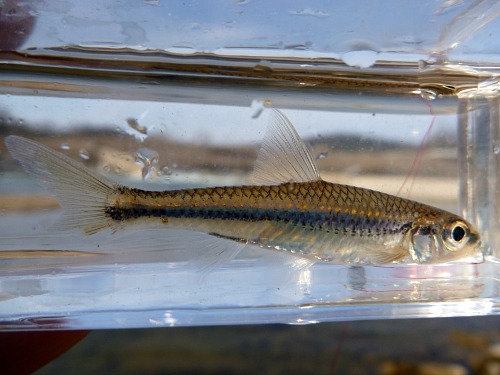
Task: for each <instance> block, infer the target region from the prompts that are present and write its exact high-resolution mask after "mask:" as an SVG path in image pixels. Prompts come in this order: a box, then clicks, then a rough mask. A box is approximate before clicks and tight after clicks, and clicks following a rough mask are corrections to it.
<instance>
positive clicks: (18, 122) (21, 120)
mask: <svg viewBox="0 0 500 375" xmlns="http://www.w3.org/2000/svg"><path fill="white" fill-rule="evenodd" d="M23 123H24V121H23V119H22V118H20V119H19V120H18V121H17V125H18V126H21V125H22V124H23Z"/></svg>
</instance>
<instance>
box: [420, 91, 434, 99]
mask: <svg viewBox="0 0 500 375" xmlns="http://www.w3.org/2000/svg"><path fill="white" fill-rule="evenodd" d="M420 96H421V97H422V99H425V100H434V99H436V97H437V94H436V92H435V91H434V90H429V89H420Z"/></svg>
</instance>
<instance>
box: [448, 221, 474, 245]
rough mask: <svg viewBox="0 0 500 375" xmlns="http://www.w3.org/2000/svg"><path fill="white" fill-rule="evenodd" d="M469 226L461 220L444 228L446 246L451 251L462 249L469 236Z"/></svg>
mask: <svg viewBox="0 0 500 375" xmlns="http://www.w3.org/2000/svg"><path fill="white" fill-rule="evenodd" d="M469 233H470V230H469V227H468V226H467V224H465V223H464V222H461V221H453V222H451V223H449V224H448V225H447V226H446V227H445V229H444V236H443V237H444V240H445V244H446V247H447V248H448V249H449V250H451V251H456V250H460V249H461V248H462V247H463V246H464V245H465V244H466V243H467V239H468V237H469Z"/></svg>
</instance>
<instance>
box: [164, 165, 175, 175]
mask: <svg viewBox="0 0 500 375" xmlns="http://www.w3.org/2000/svg"><path fill="white" fill-rule="evenodd" d="M172 173H174V169H173V168H169V167H167V166H165V167H163V168H162V169H161V174H162V175H164V176H171V175H172Z"/></svg>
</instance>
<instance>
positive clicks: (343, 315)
mask: <svg viewBox="0 0 500 375" xmlns="http://www.w3.org/2000/svg"><path fill="white" fill-rule="evenodd" d="M134 4H135V3H134ZM218 4H219V3H217V2H204V3H197V2H196V3H192V4H191V3H183V5H179V4H177V5H175V4H170V3H169V2H165V3H164V2H152V1H145V2H143V3H140V4H139V3H138V4H135V5H134V7H132V6H131V5H130V4H129V5H130V6H123V4H121V3H120V4H118V3H114V2H110V3H109V4H107V5H106V6H102V7H101V5H99V4H98V3H97V2H96V4H92V3H85V8H82V7H83V6H84V5H83V3H79V2H74V3H71V2H68V3H67V6H65V7H64V9H62V8H60V7H59V5H55V4H54V5H49V4H37V3H33V4H31V5H26V6H24V5H21V6H12V7H11V9H10V13H9V12H7V13H6V14H4V10H2V16H1V18H0V22H1V23H2V24H3V25H6V26H5V30H8V32H9V33H10V34H8V35H19V34H22V35H23V36H24V38H18V39H16V38H15V37H12V38H10V39H9V38H6V39H5V41H4V45H3V46H1V47H2V48H1V49H2V50H1V51H0V61H1V62H2V65H0V67H1V69H0V132H1V133H0V138H1V140H2V142H0V210H1V211H0V212H1V216H0V329H4V330H13V329H37V328H42V329H63V328H64V329H67V328H71V329H76V328H89V329H95V328H125V327H147V326H177V325H184V326H186V325H213V324H240V323H241V324H243V323H266V322H281V323H291V324H304V323H313V322H321V321H332V320H354V319H382V318H394V317H398V318H403V317H436V316H464V315H486V314H498V313H499V297H500V293H499V290H500V288H499V287H500V285H499V283H498V279H499V273H500V268H499V262H500V254H499V251H500V250H499V249H500V246H499V241H500V239H499V236H500V222H499V214H500V203H499V200H498V197H499V194H498V178H499V177H500V134H499V133H500V130H499V126H500V125H499V123H500V122H499V107H500V101H499V98H498V90H499V86H498V80H499V78H498V77H499V65H498V63H499V60H498V56H499V53H500V45H499V43H498V38H494V37H491V34H492V33H493V34H494V31H495V30H498V28H499V25H498V20H497V19H495V17H493V16H492V14H493V15H495V16H496V15H497V14H498V13H499V12H500V10H499V6H498V3H496V2H494V1H492V2H488V1H479V2H477V1H476V2H474V1H466V2H449V1H446V2H442V4H440V3H439V2H437V3H432V4H426V5H425V6H424V5H420V4H419V5H417V4H412V3H410V4H407V5H401V4H399V3H398V5H397V7H396V8H394V9H392V8H391V9H389V8H387V9H385V7H388V5H383V6H379V5H377V7H374V6H373V5H372V2H369V1H367V2H360V3H359V4H357V5H356V9H358V10H361V11H357V12H352V9H351V8H350V7H352V5H349V4H351V2H345V3H343V4H339V3H335V5H334V4H331V5H328V4H320V5H318V7H317V8H310V7H304V6H302V5H300V4H299V3H289V5H287V6H288V7H289V9H288V8H287V9H271V8H270V7H272V6H271V5H268V4H266V5H264V4H259V2H235V3H232V4H231V5H228V6H224V7H221V6H220V4H219V5H218ZM393 6H394V5H393ZM409 15H411V17H409ZM9 17H10V18H9ZM409 19H411V20H412V21H411V22H410V21H408V20H409ZM464 19H467V20H468V21H467V22H464ZM382 20H386V21H387V22H390V26H387V24H386V22H382ZM471 20H473V21H471ZM19 30H21V31H22V32H20V31H19ZM9 43H10V44H9ZM270 108H279V109H280V110H282V111H283V113H285V114H286V115H287V116H288V117H289V119H290V120H291V122H292V123H293V124H294V126H295V127H296V129H297V131H298V133H299V135H300V136H301V138H302V139H303V140H304V141H305V142H306V144H307V145H308V147H309V148H310V150H311V152H312V154H313V156H314V158H315V159H316V162H317V164H318V167H319V170H320V173H321V175H322V177H323V179H325V180H327V181H332V182H338V183H346V184H350V185H356V186H362V187H366V188H370V189H374V190H379V191H383V192H387V193H390V194H393V195H399V196H402V197H407V198H411V199H413V200H417V201H420V202H424V203H427V204H430V205H433V206H437V207H440V208H443V209H446V210H449V211H452V212H454V213H457V214H459V215H461V216H464V217H465V218H466V219H467V220H469V221H470V222H472V223H473V224H474V225H475V226H476V227H477V228H478V229H479V231H480V234H481V237H482V241H483V253H484V261H483V262H478V260H477V259H466V260H464V261H462V262H458V263H453V264H437V265H416V264H398V265H396V264H389V265H386V266H378V267H375V266H360V265H355V264H354V265H352V264H351V265H349V264H346V265H342V264H340V265H339V264H328V263H316V264H315V265H313V266H312V267H310V268H300V267H298V268H297V267H294V263H293V259H295V258H294V257H292V256H290V255H287V254H282V253H279V252H275V251H270V250H267V249H246V250H244V251H243V252H242V253H240V254H239V255H238V256H237V257H236V258H235V259H232V260H231V261H227V262H223V263H222V264H217V265H216V267H208V270H207V268H206V267H205V268H203V267H202V269H201V271H200V259H202V260H203V257H204V248H203V246H201V245H200V244H201V243H202V242H200V241H198V242H195V243H194V245H193V246H192V248H190V249H189V251H186V249H185V248H180V249H179V250H173V251H172V250H171V251H163V250H162V243H163V242H167V241H168V239H165V231H164V230H162V228H161V226H158V227H153V228H144V227H140V226H138V227H137V228H134V227H132V228H127V230H123V231H116V232H115V233H110V232H106V233H99V234H96V235H93V236H87V235H84V234H82V233H81V232H80V231H59V230H57V224H55V225H54V223H57V219H58V216H59V215H60V208H59V205H58V203H57V200H55V199H54V197H53V196H51V195H50V194H49V193H48V192H47V191H46V190H44V189H43V187H42V186H40V185H39V184H38V183H37V181H35V180H33V179H31V178H29V177H28V176H27V175H26V174H25V173H24V172H23V170H22V168H21V167H20V165H19V164H18V163H17V162H16V161H15V160H13V159H12V158H11V156H10V155H9V153H8V151H7V149H6V147H5V145H4V142H3V139H4V138H5V137H6V136H8V135H11V134H15V135H21V136H23V137H26V138H29V139H32V140H35V141H37V142H39V143H42V144H45V145H47V146H48V147H50V148H52V149H55V150H58V151H59V152H62V153H63V154H65V155H67V156H69V157H71V158H72V159H74V160H76V161H79V162H81V163H83V164H84V165H86V166H87V167H89V168H91V169H93V170H95V171H97V172H99V173H101V174H103V175H106V176H108V177H109V178H111V179H115V180H117V181H119V182H121V183H126V184H128V185H133V186H136V187H142V188H147V189H152V190H166V189H177V188H183V187H193V186H196V187H203V186H225V185H240V184H244V183H245V182H246V178H247V177H248V175H249V173H250V172H251V171H252V168H253V163H254V161H255V159H256V157H257V152H258V150H259V146H260V142H261V141H262V138H263V137H264V133H265V130H266V126H267V122H268V114H269V112H270V110H269V109H270ZM168 235H169V236H172V235H174V236H177V237H178V238H182V237H183V236H184V235H185V232H183V231H178V232H174V233H171V232H169V233H168Z"/></svg>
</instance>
